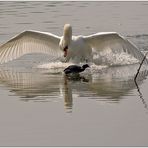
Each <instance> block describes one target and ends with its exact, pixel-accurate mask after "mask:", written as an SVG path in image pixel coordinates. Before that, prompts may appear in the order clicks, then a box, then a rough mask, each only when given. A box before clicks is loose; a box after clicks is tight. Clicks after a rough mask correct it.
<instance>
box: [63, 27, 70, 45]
mask: <svg viewBox="0 0 148 148" xmlns="http://www.w3.org/2000/svg"><path fill="white" fill-rule="evenodd" d="M63 38H64V40H65V41H66V42H67V43H68V44H70V42H71V40H72V27H71V26H70V24H65V26H64V32H63Z"/></svg>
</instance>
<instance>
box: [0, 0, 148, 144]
mask: <svg viewBox="0 0 148 148" xmlns="http://www.w3.org/2000/svg"><path fill="white" fill-rule="evenodd" d="M147 10H148V2H56V1H55V2H52V1H51V2H25V1H24V2H0V42H1V43H2V42H4V41H6V40H8V39H9V38H11V37H13V36H14V35H16V34H18V33H20V32H22V31H23V30H27V29H33V30H39V31H47V32H51V33H54V34H57V35H60V36H61V35H62V28H63V25H64V24H65V23H70V24H71V25H72V26H73V33H74V34H75V35H78V34H83V35H89V34H92V33H96V32H104V31H115V32H119V33H120V34H121V35H123V36H125V37H127V38H128V39H129V40H131V41H132V42H134V43H135V45H136V46H137V47H139V48H140V49H141V50H144V51H146V50H147V49H148V42H147V41H148V27H147V26H148V20H147V16H148V11H147ZM44 59H46V60H47V61H48V57H46V58H45V56H43V55H28V56H24V57H22V58H20V59H17V60H15V61H14V62H12V63H11V62H10V63H8V64H5V65H1V66H0V117H1V118H0V131H1V132H0V146H148V140H147V137H148V126H147V125H148V105H147V104H148V98H147V96H148V91H147V89H148V87H147V85H148V80H147V74H148V73H147V67H146V68H143V69H142V71H141V73H140V74H139V77H138V80H137V83H135V82H134V81H133V78H134V75H135V73H136V71H137V68H138V65H137V64H132V65H125V66H112V67H104V68H98V69H97V71H96V69H95V72H94V71H93V70H92V71H90V70H88V72H86V73H84V74H82V75H81V77H79V78H71V79H70V78H67V77H65V76H64V74H63V73H62V71H63V67H62V66H61V67H58V68H55V67H54V65H50V66H51V67H50V69H46V68H38V67H37V65H40V64H42V62H43V61H44ZM46 60H45V61H44V62H47V61H46Z"/></svg>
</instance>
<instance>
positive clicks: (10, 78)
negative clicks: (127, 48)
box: [0, 65, 148, 112]
mask: <svg viewBox="0 0 148 148" xmlns="http://www.w3.org/2000/svg"><path fill="white" fill-rule="evenodd" d="M137 67H138V65H130V66H121V67H110V68H105V69H101V70H98V71H96V70H95V72H94V71H93V69H92V70H91V72H89V74H82V75H81V76H78V77H67V76H64V75H63V74H61V73H60V74H51V73H50V74H49V73H47V71H48V70H43V69H25V70H20V69H19V70H18V69H17V70H16V69H14V68H13V69H10V68H6V67H1V69H0V83H1V87H5V88H6V89H8V90H9V91H10V92H12V95H15V96H19V97H20V100H22V101H26V102H27V101H34V102H49V101H59V99H64V106H65V108H66V109H67V111H68V112H69V111H71V110H72V107H73V99H75V98H87V99H88V98H89V99H96V100H97V101H98V100H99V101H103V102H111V103H118V102H119V101H120V100H121V99H122V98H123V96H130V95H134V94H132V90H134V89H137V91H138V93H139V92H140V89H139V85H140V84H141V83H142V82H143V80H144V79H145V78H146V76H147V75H148V72H147V70H142V71H141V72H140V74H139V76H138V81H137V83H136V84H135V82H134V80H133V79H134V76H135V73H136V71H137ZM137 86H138V87H137ZM139 95H140V98H141V100H142V103H143V104H144V107H145V108H147V105H146V102H145V101H144V98H143V97H142V94H141V92H140V94H139Z"/></svg>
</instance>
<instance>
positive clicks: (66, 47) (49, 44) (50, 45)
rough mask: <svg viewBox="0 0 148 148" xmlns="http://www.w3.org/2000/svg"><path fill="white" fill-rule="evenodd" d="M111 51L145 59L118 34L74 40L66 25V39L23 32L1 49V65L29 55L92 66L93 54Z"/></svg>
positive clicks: (102, 34)
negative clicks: (90, 64) (57, 58)
mask: <svg viewBox="0 0 148 148" xmlns="http://www.w3.org/2000/svg"><path fill="white" fill-rule="evenodd" d="M94 50H95V52H99V51H103V50H112V51H113V52H119V53H121V52H123V51H124V52H127V53H128V54H131V55H133V56H134V57H135V58H137V59H138V60H142V58H143V57H144V55H143V54H142V53H141V52H140V50H138V48H137V47H135V45H133V44H132V43H130V42H129V41H128V40H127V39H124V38H123V37H121V36H120V35H119V34H117V33H116V32H106V33H97V34H93V35H90V36H72V27H71V25H70V24H65V25H64V31H63V36H62V37H59V36H56V35H54V34H51V33H47V32H39V31H33V30H29V31H24V32H22V33H20V34H18V35H17V36H15V37H13V38H12V39H10V40H9V41H7V42H6V43H4V44H2V45H1V46H0V63H5V62H8V61H11V60H13V59H16V58H18V57H20V56H22V55H24V54H28V53H45V54H49V55H51V56H52V57H60V56H61V57H62V56H63V53H64V57H65V60H66V61H67V62H68V61H69V60H75V61H77V62H85V61H86V62H90V61H92V60H93V52H94ZM146 63H148V62H147V60H146Z"/></svg>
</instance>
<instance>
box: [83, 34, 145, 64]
mask: <svg viewBox="0 0 148 148" xmlns="http://www.w3.org/2000/svg"><path fill="white" fill-rule="evenodd" d="M84 40H85V41H86V42H87V43H88V44H89V45H90V46H91V47H92V48H93V49H95V50H97V51H103V50H107V49H110V50H112V51H113V52H115V53H121V52H126V53H128V54H130V55H132V56H134V57H135V58H136V59H138V60H139V61H141V60H142V59H143V58H144V55H143V54H142V53H141V51H140V50H139V49H138V48H137V47H136V46H135V45H133V44H132V43H131V42H129V41H128V40H127V39H125V38H123V37H121V36H120V35H119V34H117V33H116V32H105V33H97V34H93V35H90V36H84ZM145 63H146V64H148V60H145Z"/></svg>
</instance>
